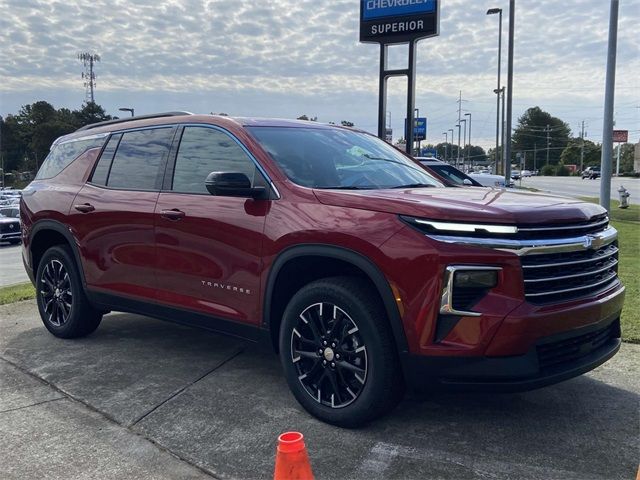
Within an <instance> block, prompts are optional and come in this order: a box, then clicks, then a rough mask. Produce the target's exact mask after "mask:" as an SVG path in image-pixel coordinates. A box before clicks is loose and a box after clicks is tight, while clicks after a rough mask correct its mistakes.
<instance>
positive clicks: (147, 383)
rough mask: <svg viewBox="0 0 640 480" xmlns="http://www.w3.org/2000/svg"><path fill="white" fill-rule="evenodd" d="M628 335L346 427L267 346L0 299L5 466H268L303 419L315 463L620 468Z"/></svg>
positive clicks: (534, 472) (33, 473)
mask: <svg viewBox="0 0 640 480" xmlns="http://www.w3.org/2000/svg"><path fill="white" fill-rule="evenodd" d="M639 367H640V346H638V345H627V344H625V345H623V348H622V351H621V352H620V354H618V355H617V356H616V357H614V359H612V360H611V361H610V362H608V363H607V364H605V365H603V366H602V367H600V368H598V369H597V370H595V371H593V372H591V373H589V374H587V375H584V376H582V377H579V378H576V379H573V380H570V381H568V382H565V383H562V384H559V385H556V386H552V387H547V388H545V389H542V390H537V391H534V392H527V393H520V394H502V395H497V394H495V395H491V394H457V395H453V394H442V393H441V394H433V395H432V396H431V397H430V398H429V399H428V400H416V399H408V400H405V401H404V402H402V403H401V404H400V406H399V407H398V408H397V409H396V410H395V411H394V412H392V414H391V415H389V416H388V417H386V418H384V419H382V420H380V421H377V422H375V423H373V424H371V425H369V426H367V427H365V428H362V429H358V430H345V429H340V428H336V427H332V426H329V425H326V424H323V423H321V422H319V421H317V420H315V419H314V418H312V417H310V416H309V415H308V414H307V413H306V412H304V411H303V410H302V409H301V408H300V407H299V406H298V404H297V403H296V401H295V400H294V398H293V397H292V395H291V394H290V393H289V390H288V388H287V386H286V383H285V381H284V379H283V376H282V373H281V369H280V365H279V362H278V359H277V358H276V356H275V355H273V354H272V353H270V352H268V351H266V350H262V349H260V348H257V347H255V346H253V345H251V344H247V343H245V342H242V341H239V340H235V339H230V338H227V337H222V336H218V335H214V334H210V333H206V332H202V331H198V330H194V329H190V328H186V327H182V326H177V325H173V324H169V323H164V322H160V321H156V320H151V319H148V318H145V317H141V316H136V315H128V314H119V313H113V314H110V315H108V316H106V317H105V319H104V320H103V323H102V325H101V326H100V328H99V329H98V330H97V331H96V332H95V333H94V334H93V335H91V336H90V337H87V338H85V339H79V340H60V339H56V338H55V337H53V336H51V335H50V334H49V333H48V332H47V331H46V330H45V329H44V327H43V326H42V325H41V323H40V320H39V318H38V316H37V313H36V309H35V305H34V302H32V301H29V302H22V303H18V304H14V305H7V306H2V307H0V458H2V471H3V473H2V477H3V479H22V478H45V477H46V478H52V479H56V478H61V479H62V478H64V479H73V478H87V477H97V478H176V479H177V478H203V477H206V476H208V475H210V476H212V477H215V478H222V479H227V478H242V479H252V478H265V479H266V478H271V477H272V474H273V465H274V464H273V461H274V453H275V442H276V438H277V435H278V434H280V433H282V432H284V431H287V430H297V431H301V432H303V433H304V435H305V439H306V444H307V448H308V450H309V455H310V458H311V462H312V466H313V470H314V473H315V475H316V478H317V479H338V478H339V479H359V478H362V479H367V480H373V479H380V478H402V479H413V478H420V479H425V478H429V479H436V478H442V479H467V478H471V479H487V478H492V479H534V478H536V479H539V478H545V479H563V480H566V479H580V480H585V479H618V478H620V479H623V478H624V479H629V478H634V476H635V475H636V471H637V468H638V441H639V428H638V405H639V399H640V395H639V392H640V379H639V373H638V372H639V371H640V369H639Z"/></svg>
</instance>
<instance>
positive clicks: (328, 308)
mask: <svg viewBox="0 0 640 480" xmlns="http://www.w3.org/2000/svg"><path fill="white" fill-rule="evenodd" d="M291 361H292V362H293V364H294V365H295V368H296V371H297V373H298V380H299V381H300V383H301V384H302V386H303V387H304V389H305V390H306V392H307V393H308V394H309V395H310V396H311V398H313V399H314V400H315V401H316V402H318V403H320V404H321V405H325V406H327V407H331V408H342V407H345V406H347V405H349V404H350V403H352V402H353V401H354V400H355V399H356V398H358V395H359V394H360V393H361V392H362V390H363V388H364V385H365V383H366V381H367V347H366V345H365V344H364V341H363V339H362V336H361V333H360V330H359V328H358V326H357V325H356V323H355V322H354V321H353V319H352V318H351V317H350V316H349V315H348V314H347V313H346V312H345V311H344V310H342V309H341V308H340V307H338V306H337V305H334V304H332V303H315V304H313V305H310V306H308V307H307V308H305V309H304V311H303V312H302V313H301V314H300V315H299V319H298V323H297V325H296V326H295V327H294V328H293V330H292V331H291Z"/></svg>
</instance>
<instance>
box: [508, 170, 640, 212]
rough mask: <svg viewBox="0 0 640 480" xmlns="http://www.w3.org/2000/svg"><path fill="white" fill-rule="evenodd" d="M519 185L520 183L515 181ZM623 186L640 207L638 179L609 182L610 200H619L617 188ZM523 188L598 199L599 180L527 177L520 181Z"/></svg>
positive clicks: (632, 200) (631, 200) (631, 199)
mask: <svg viewBox="0 0 640 480" xmlns="http://www.w3.org/2000/svg"><path fill="white" fill-rule="evenodd" d="M515 184H516V185H520V181H518V180H516V181H515ZM620 185H623V186H624V187H625V188H626V189H627V190H628V191H629V193H630V194H631V197H629V200H630V202H631V203H632V204H634V205H640V178H624V177H621V178H613V179H612V181H611V198H612V199H614V200H618V199H619V195H618V188H620ZM522 186H523V187H532V188H537V189H539V190H543V191H547V192H551V193H554V194H557V195H565V196H568V197H599V196H600V179H597V180H582V179H581V178H580V177H527V178H523V179H522Z"/></svg>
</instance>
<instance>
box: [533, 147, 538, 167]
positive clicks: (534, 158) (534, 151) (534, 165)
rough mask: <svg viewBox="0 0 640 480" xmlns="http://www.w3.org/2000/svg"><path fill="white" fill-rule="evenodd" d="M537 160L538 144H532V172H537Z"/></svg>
mask: <svg viewBox="0 0 640 480" xmlns="http://www.w3.org/2000/svg"><path fill="white" fill-rule="evenodd" d="M537 160H538V144H537V143H534V144H533V171H534V172H535V171H537V166H536V162H537Z"/></svg>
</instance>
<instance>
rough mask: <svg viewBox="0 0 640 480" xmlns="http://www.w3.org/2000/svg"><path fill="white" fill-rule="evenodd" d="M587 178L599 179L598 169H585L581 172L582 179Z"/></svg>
mask: <svg viewBox="0 0 640 480" xmlns="http://www.w3.org/2000/svg"><path fill="white" fill-rule="evenodd" d="M585 178H588V179H589V180H595V179H596V178H600V167H587V168H586V169H584V170H583V171H582V179H583V180H584V179H585Z"/></svg>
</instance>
